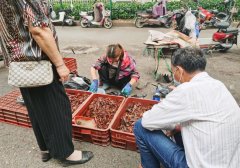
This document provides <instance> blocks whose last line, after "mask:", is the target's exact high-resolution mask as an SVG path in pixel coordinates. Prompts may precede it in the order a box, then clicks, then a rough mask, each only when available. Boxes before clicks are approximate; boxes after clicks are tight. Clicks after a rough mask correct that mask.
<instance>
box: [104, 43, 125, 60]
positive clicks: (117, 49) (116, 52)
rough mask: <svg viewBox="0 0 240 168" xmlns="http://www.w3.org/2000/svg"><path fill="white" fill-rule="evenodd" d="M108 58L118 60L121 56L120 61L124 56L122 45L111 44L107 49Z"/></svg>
mask: <svg viewBox="0 0 240 168" xmlns="http://www.w3.org/2000/svg"><path fill="white" fill-rule="evenodd" d="M106 54H107V57H108V58H117V57H119V56H120V59H122V58H123V56H124V51H123V47H122V46H121V45H120V44H111V45H109V46H108V47H107V53H106Z"/></svg>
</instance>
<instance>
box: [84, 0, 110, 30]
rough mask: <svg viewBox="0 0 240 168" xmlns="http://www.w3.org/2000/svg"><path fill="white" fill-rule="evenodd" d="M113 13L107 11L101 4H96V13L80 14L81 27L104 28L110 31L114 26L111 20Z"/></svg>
mask: <svg viewBox="0 0 240 168" xmlns="http://www.w3.org/2000/svg"><path fill="white" fill-rule="evenodd" d="M110 15H111V11H109V10H105V7H104V4H103V3H101V2H98V3H95V4H94V11H89V12H83V11H81V12H80V25H81V27H83V28H86V27H90V26H94V25H95V26H103V27H105V28H107V29H110V28H111V27H112V25H113V23H112V20H111V19H110Z"/></svg>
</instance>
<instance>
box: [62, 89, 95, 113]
mask: <svg viewBox="0 0 240 168" xmlns="http://www.w3.org/2000/svg"><path fill="white" fill-rule="evenodd" d="M65 90H66V93H67V94H70V95H78V94H79V95H80V96H82V95H83V94H86V95H88V97H87V98H86V99H85V100H84V101H83V102H82V104H80V105H79V107H78V108H77V109H76V110H75V111H73V114H72V115H74V113H77V112H78V111H79V109H80V108H81V107H82V106H83V104H84V103H85V102H86V101H87V100H88V99H89V97H90V96H91V94H92V92H87V91H82V90H76V89H65Z"/></svg>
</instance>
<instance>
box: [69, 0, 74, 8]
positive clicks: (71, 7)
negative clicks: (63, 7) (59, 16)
mask: <svg viewBox="0 0 240 168" xmlns="http://www.w3.org/2000/svg"><path fill="white" fill-rule="evenodd" d="M70 7H71V10H73V7H74V6H73V2H72V0H71V5H70Z"/></svg>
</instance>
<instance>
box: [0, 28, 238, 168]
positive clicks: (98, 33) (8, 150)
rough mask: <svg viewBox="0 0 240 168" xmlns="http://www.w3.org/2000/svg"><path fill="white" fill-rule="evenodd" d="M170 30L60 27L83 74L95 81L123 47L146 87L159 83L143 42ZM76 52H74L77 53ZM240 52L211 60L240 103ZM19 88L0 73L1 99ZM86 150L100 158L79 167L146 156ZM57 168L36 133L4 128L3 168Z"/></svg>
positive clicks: (132, 167)
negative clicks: (110, 49)
mask: <svg viewBox="0 0 240 168" xmlns="http://www.w3.org/2000/svg"><path fill="white" fill-rule="evenodd" d="M150 29H154V30H160V31H163V32H167V31H169V30H168V29H162V28H142V29H137V28H135V27H113V28H112V29H110V30H108V29H104V28H86V29H82V28H81V27H57V32H58V35H59V43H60V50H61V53H62V55H63V56H66V57H74V58H76V59H77V61H78V72H79V74H80V75H84V76H87V77H90V73H89V68H90V66H91V64H92V63H93V62H94V61H95V60H96V59H97V58H98V57H99V56H101V55H102V54H104V52H105V48H106V46H107V45H108V44H112V43H120V44H122V45H123V47H124V48H125V49H126V50H127V51H129V53H130V54H131V55H133V57H134V58H135V59H136V61H137V65H138V70H139V72H140V74H141V79H140V84H144V83H146V82H147V81H149V82H152V83H154V82H155V81H154V79H153V77H152V75H151V72H152V70H153V66H154V61H153V59H152V58H149V57H143V56H142V55H143V51H144V47H145V46H144V44H143V42H144V41H145V40H146V39H147V37H148V30H150ZM214 31H215V30H214V29H211V30H206V31H204V32H202V33H201V37H211V35H212V33H213V32H214ZM72 49H73V51H74V53H75V54H74V53H73V52H72ZM239 51H240V50H239V48H237V47H234V48H233V49H231V50H230V51H229V52H228V53H224V54H222V53H218V52H216V53H213V54H212V55H211V56H208V66H207V72H208V73H209V74H210V75H212V76H213V77H215V78H217V79H219V80H221V81H223V82H224V84H225V85H226V86H227V87H228V89H229V90H230V92H231V93H232V94H233V95H234V97H235V99H236V100H237V101H238V103H239V104H240V85H239V83H240V56H239ZM12 89H13V88H12V87H10V86H8V85H7V69H5V68H0V95H4V94H5V93H7V92H9V91H10V90H12ZM153 90H154V88H153V87H152V86H147V87H146V88H145V89H144V90H142V91H138V90H136V89H134V91H133V92H134V93H140V92H141V93H147V94H148V96H147V98H151V96H152V94H153ZM74 144H75V147H76V148H77V149H80V150H92V151H93V152H94V155H95V156H94V158H93V159H92V160H91V161H90V162H89V163H87V164H84V165H81V166H80V165H79V166H73V167H82V168H87V167H88V168H95V167H97V168H136V167H137V166H138V165H139V162H140V157H139V154H138V153H137V152H132V151H127V150H122V149H117V148H113V147H111V146H109V147H101V146H97V145H93V144H90V143H85V142H74ZM6 167H7V168H35V167H36V168H44V167H48V168H49V167H51V168H57V167H61V165H60V164H59V163H58V161H56V160H53V159H52V160H50V161H49V162H47V163H42V162H41V160H40V156H39V150H38V147H37V144H36V141H35V138H34V135H33V132H32V130H31V129H26V128H21V127H16V126H13V125H8V124H4V123H0V168H6Z"/></svg>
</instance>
